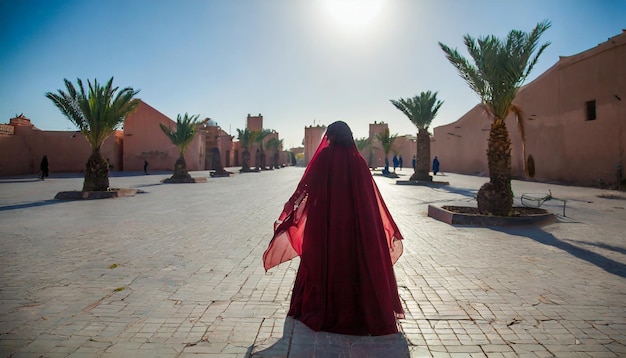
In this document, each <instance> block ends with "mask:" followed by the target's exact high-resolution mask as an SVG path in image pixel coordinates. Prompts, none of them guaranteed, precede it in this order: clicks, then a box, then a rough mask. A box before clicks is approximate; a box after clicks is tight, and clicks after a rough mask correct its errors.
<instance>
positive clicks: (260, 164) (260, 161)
mask: <svg viewBox="0 0 626 358" xmlns="http://www.w3.org/2000/svg"><path fill="white" fill-rule="evenodd" d="M271 133H272V130H271V129H263V130H261V131H260V132H258V134H257V136H256V138H254V143H255V144H258V145H259V146H258V147H257V152H258V154H259V155H258V158H255V160H256V166H257V168H258V169H259V170H265V169H266V165H265V164H266V163H265V150H264V148H263V141H264V140H265V138H267V136H268V135H270V134H271Z"/></svg>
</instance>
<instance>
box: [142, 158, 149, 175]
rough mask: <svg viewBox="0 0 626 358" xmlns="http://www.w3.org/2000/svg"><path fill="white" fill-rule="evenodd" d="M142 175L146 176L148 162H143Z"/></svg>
mask: <svg viewBox="0 0 626 358" xmlns="http://www.w3.org/2000/svg"><path fill="white" fill-rule="evenodd" d="M143 173H144V174H146V175H148V161H147V160H144V161H143Z"/></svg>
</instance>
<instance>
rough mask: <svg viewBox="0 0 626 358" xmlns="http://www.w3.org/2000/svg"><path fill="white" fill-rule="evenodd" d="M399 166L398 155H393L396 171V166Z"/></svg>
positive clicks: (394, 170) (394, 169)
mask: <svg viewBox="0 0 626 358" xmlns="http://www.w3.org/2000/svg"><path fill="white" fill-rule="evenodd" d="M397 167H398V156H397V155H394V156H393V172H394V173H395V172H396V168H397Z"/></svg>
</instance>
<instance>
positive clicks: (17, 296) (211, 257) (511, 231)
mask: <svg viewBox="0 0 626 358" xmlns="http://www.w3.org/2000/svg"><path fill="white" fill-rule="evenodd" d="M231 171H235V170H234V169H233V170H231ZM303 172H304V170H303V168H295V167H292V168H284V169H280V170H274V171H267V172H261V173H247V174H237V175H234V176H232V177H229V178H208V180H207V182H206V183H198V184H161V183H160V180H162V179H164V178H166V177H168V176H169V175H170V174H168V173H157V174H153V175H140V173H134V174H136V175H133V173H112V175H114V177H112V178H111V185H112V187H127V188H137V189H141V190H142V191H144V192H145V193H142V194H137V195H136V196H134V197H124V198H116V199H106V200H85V201H60V200H53V198H54V195H55V194H56V193H57V192H60V191H68V190H80V188H81V186H82V178H81V177H79V176H76V175H69V174H68V175H59V174H55V173H52V174H51V177H50V178H48V179H46V180H45V181H39V180H37V179H35V178H29V177H21V178H0V357H13V358H18V357H51V358H53V357H181V358H182V357H287V356H289V357H408V356H410V357H624V356H626V280H625V277H626V239H625V236H626V234H625V232H626V210H625V209H624V208H625V206H626V194H624V193H619V192H616V191H610V190H600V189H594V188H581V187H571V186H562V185H556V184H545V183H536V182H521V181H514V182H513V190H514V192H515V195H516V197H519V196H520V195H521V194H522V193H547V192H548V190H551V191H552V193H553V195H554V196H555V197H563V198H567V199H568V203H567V212H566V214H567V217H563V216H560V215H559V216H558V221H557V222H556V223H554V224H550V225H547V226H544V227H508V228H497V227H492V228H487V227H463V226H450V225H447V224H445V223H442V222H439V221H436V220H434V219H432V218H429V217H428V216H427V214H426V213H427V205H428V204H435V205H446V204H448V205H473V204H475V200H474V197H475V194H476V191H477V189H478V188H479V187H480V185H481V184H482V183H484V182H485V181H486V180H488V179H487V178H484V177H474V176H465V175H458V174H448V173H446V174H445V175H444V176H437V179H439V180H442V181H448V182H450V185H449V186H409V185H395V180H394V179H389V178H385V177H381V176H375V179H376V181H377V183H378V185H379V188H380V190H381V193H382V195H383V197H384V198H385V201H386V203H387V205H388V207H389V210H390V211H391V213H392V215H393V216H394V218H395V220H396V221H397V223H398V226H399V227H400V230H401V231H402V233H403V234H404V236H405V242H404V247H405V251H404V255H403V256H402V257H401V258H400V260H399V261H398V263H397V264H396V265H395V272H396V277H397V280H398V286H399V290H400V297H401V299H402V301H403V304H404V307H405V309H406V319H403V320H400V322H399V326H400V330H401V333H400V334H397V335H390V336H384V337H353V336H343V335H337V334H329V333H324V332H313V331H311V330H310V329H308V327H306V326H304V325H302V324H301V323H299V322H298V321H293V320H290V319H286V317H285V315H286V312H287V309H288V306H289V299H290V294H291V288H292V284H293V281H294V278H295V273H296V270H297V268H298V264H299V261H298V259H295V260H292V261H291V262H288V263H284V264H282V265H280V266H278V267H276V268H273V269H272V270H270V271H269V272H267V273H266V272H264V270H263V266H262V263H261V256H262V254H263V251H264V250H265V248H266V247H267V244H268V242H269V240H270V237H271V234H272V224H273V222H274V220H275V219H276V218H277V216H278V214H279V213H280V211H281V209H282V206H283V204H284V202H285V201H286V200H287V199H288V198H289V196H290V195H291V193H292V191H293V190H294V188H295V186H296V184H297V182H298V180H299V179H300V177H301V176H302V174H303ZM399 173H400V174H401V178H400V179H404V180H406V179H407V178H408V177H409V174H410V173H409V172H408V170H406V169H405V170H404V172H399ZM192 175H193V176H194V177H208V176H209V175H208V172H194V173H192ZM516 203H517V204H519V200H516ZM544 207H545V208H547V209H548V210H550V211H552V212H554V213H555V214H562V206H561V204H560V203H559V202H547V203H546V204H545V205H544Z"/></svg>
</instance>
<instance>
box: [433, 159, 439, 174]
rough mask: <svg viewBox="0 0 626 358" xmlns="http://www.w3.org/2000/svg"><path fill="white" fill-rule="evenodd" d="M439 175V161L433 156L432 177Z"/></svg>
mask: <svg viewBox="0 0 626 358" xmlns="http://www.w3.org/2000/svg"><path fill="white" fill-rule="evenodd" d="M437 173H439V159H437V156H436V155H435V159H433V175H437Z"/></svg>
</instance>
